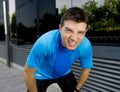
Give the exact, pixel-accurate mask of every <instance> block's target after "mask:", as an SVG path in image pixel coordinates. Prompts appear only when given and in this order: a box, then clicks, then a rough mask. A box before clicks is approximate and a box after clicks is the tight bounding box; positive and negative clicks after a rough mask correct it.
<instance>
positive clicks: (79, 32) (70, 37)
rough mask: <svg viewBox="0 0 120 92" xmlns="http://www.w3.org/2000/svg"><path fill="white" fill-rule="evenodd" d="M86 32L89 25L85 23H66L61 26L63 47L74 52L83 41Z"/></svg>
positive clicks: (70, 21) (69, 21) (67, 21)
mask: <svg viewBox="0 0 120 92" xmlns="http://www.w3.org/2000/svg"><path fill="white" fill-rule="evenodd" d="M86 31H87V24H86V23H84V22H79V23H78V22H74V21H72V20H66V21H64V25H63V26H61V25H60V33H61V40H62V45H63V46H64V47H66V48H68V49H70V50H74V49H75V48H76V47H77V46H78V45H79V44H80V42H81V41H82V40H83V38H84V36H85V33H86Z"/></svg>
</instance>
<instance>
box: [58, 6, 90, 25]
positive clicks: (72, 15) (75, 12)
mask: <svg viewBox="0 0 120 92" xmlns="http://www.w3.org/2000/svg"><path fill="white" fill-rule="evenodd" d="M65 20H73V21H75V22H85V23H86V24H87V25H88V17H87V15H86V12H85V11H84V10H83V9H81V8H79V7H72V8H69V9H68V10H67V11H66V12H65V13H64V15H63V16H62V17H61V21H60V23H61V26H63V25H64V21H65Z"/></svg>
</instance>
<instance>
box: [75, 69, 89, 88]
mask: <svg viewBox="0 0 120 92" xmlns="http://www.w3.org/2000/svg"><path fill="white" fill-rule="evenodd" d="M89 73H90V69H89V68H84V69H82V72H81V74H80V77H79V80H78V83H77V85H76V89H77V90H80V89H81V88H82V86H83V84H84V83H85V81H86V80H87V78H88V76H89Z"/></svg>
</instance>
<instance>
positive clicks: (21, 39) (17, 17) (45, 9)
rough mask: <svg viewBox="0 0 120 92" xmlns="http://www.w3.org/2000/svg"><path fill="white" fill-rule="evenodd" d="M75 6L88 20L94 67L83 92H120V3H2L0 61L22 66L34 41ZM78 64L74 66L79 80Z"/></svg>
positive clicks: (40, 0)
mask: <svg viewBox="0 0 120 92" xmlns="http://www.w3.org/2000/svg"><path fill="white" fill-rule="evenodd" d="M74 6H77V7H80V8H83V9H84V10H85V11H86V13H87V15H88V17H89V28H88V32H87V34H86V36H87V37H88V39H89V40H90V41H91V43H92V45H93V61H94V68H93V69H92V71H91V74H90V77H89V79H88V81H87V82H86V84H85V85H84V87H83V89H82V91H81V92H119V90H120V76H119V75H120V0H0V60H4V61H6V62H7V66H8V67H11V64H13V63H14V64H15V66H16V65H19V66H20V67H23V66H24V64H25V62H26V58H27V55H28V53H29V52H30V49H31V48H32V46H33V44H34V42H35V41H36V40H37V39H38V38H39V37H40V36H41V35H42V34H43V33H45V32H47V31H50V30H52V29H57V28H58V25H59V23H60V18H61V16H62V15H63V14H64V13H65V12H66V10H67V9H68V8H70V7H74ZM79 62H80V61H77V62H76V63H75V64H73V66H72V69H73V71H74V74H75V76H76V78H77V79H78V75H79V72H80V71H81V69H80V68H79Z"/></svg>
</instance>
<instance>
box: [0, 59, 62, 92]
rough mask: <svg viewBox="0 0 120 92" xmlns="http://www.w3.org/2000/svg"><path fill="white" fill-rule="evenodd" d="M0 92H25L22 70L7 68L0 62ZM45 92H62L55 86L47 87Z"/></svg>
mask: <svg viewBox="0 0 120 92" xmlns="http://www.w3.org/2000/svg"><path fill="white" fill-rule="evenodd" d="M0 92H26V86H25V83H24V79H23V73H22V70H19V69H17V68H14V67H10V68H8V67H7V65H6V64H5V62H3V61H2V60H0ZM47 92H62V91H60V89H59V87H58V86H57V85H56V84H52V85H51V86H50V87H48V89H47Z"/></svg>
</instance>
